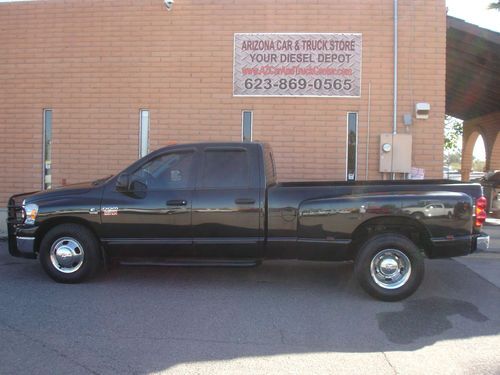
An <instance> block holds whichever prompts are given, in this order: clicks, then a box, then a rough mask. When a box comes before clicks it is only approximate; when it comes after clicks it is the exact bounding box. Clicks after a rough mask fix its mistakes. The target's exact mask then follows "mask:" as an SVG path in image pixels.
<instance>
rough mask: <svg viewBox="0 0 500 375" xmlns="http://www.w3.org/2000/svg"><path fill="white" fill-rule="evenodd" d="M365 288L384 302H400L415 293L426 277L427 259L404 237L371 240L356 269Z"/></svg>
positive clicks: (368, 241) (360, 256)
mask: <svg viewBox="0 0 500 375" xmlns="http://www.w3.org/2000/svg"><path fill="white" fill-rule="evenodd" d="M354 270H355V274H356V278H357V279H358V282H359V283H360V285H361V286H362V287H363V289H364V290H365V291H366V292H368V293H369V294H370V295H372V296H373V297H375V298H378V299H380V300H383V301H399V300H402V299H404V298H406V297H408V296H410V295H411V294H413V293H414V292H415V291H416V290H417V288H418V287H419V285H420V284H421V282H422V280H423V277H424V260H423V257H422V254H421V253H420V251H419V249H418V248H417V246H416V245H415V244H414V243H413V242H412V241H410V239H408V238H407V237H405V236H402V235H400V234H396V233H385V234H380V235H377V236H374V237H372V238H370V239H368V240H367V241H366V242H365V243H364V245H363V246H362V247H361V248H360V249H359V252H358V255H357V257H356V261H355V266H354Z"/></svg>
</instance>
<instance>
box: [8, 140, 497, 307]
mask: <svg viewBox="0 0 500 375" xmlns="http://www.w3.org/2000/svg"><path fill="white" fill-rule="evenodd" d="M428 202H434V203H436V204H439V205H441V206H443V207H446V208H447V209H446V210H441V211H440V212H441V214H437V215H434V214H433V215H417V217H415V215H412V212H413V210H414V208H415V207H422V206H425V205H426V204H428ZM485 208H486V200H485V198H484V197H483V195H482V187H481V185H480V184H470V183H460V182H452V181H446V180H426V181H407V180H400V181H360V182H344V181H342V182H333V181H324V182H323V181H316V182H314V181H313V182H281V183H278V182H277V177H276V170H275V164H274V160H273V154H272V152H271V149H270V147H269V145H268V144H266V143H197V144H183V145H174V146H169V147H165V148H162V149H159V150H157V151H154V152H152V153H151V154H149V155H147V156H145V157H144V158H142V159H140V160H138V161H136V162H134V163H133V164H132V165H130V166H129V167H128V168H126V169H125V170H123V171H122V172H121V173H118V174H117V175H115V176H111V177H108V178H103V179H100V180H96V181H93V182H89V183H81V184H75V185H69V186H63V187H60V188H55V189H49V190H45V191H41V192H32V193H25V194H19V195H14V196H12V197H11V198H10V199H9V202H8V219H7V224H8V241H9V242H8V244H9V251H10V253H11V254H12V255H13V256H21V257H27V258H38V259H39V260H40V263H41V265H42V267H43V269H44V270H45V271H46V273H47V274H48V275H49V276H50V277H51V278H52V279H54V280H55V281H58V282H64V283H76V282H80V281H83V280H85V279H88V278H89V277H91V276H92V275H94V274H95V273H96V271H97V270H99V268H101V265H103V264H109V262H111V261H113V262H115V260H119V261H120V262H121V263H124V264H129V265H130V264H132V265H133V264H138V265H150V264H154V265H169V266H173V265H181V266H193V265H195V266H207V265H208V266H250V265H257V264H259V263H260V262H261V261H262V260H264V259H300V260H314V261H353V262H354V272H355V276H356V278H357V280H358V281H359V283H360V285H361V286H362V288H363V289H365V290H366V291H367V292H368V293H369V294H371V295H372V296H374V297H376V298H379V299H381V300H386V301H395V300H400V299H403V298H405V297H407V296H409V295H410V294H412V293H413V292H414V291H415V290H416V289H417V288H418V286H419V285H420V283H421V281H422V278H423V276H424V258H425V257H427V258H431V259H432V258H443V257H454V256H461V255H467V254H469V253H471V252H474V251H475V250H476V249H478V248H487V246H488V243H489V237H488V236H487V235H485V234H482V233H481V226H482V224H483V222H484V220H485V218H486V213H485ZM460 282H461V280H457V283H460Z"/></svg>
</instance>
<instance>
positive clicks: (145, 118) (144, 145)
mask: <svg viewBox="0 0 500 375" xmlns="http://www.w3.org/2000/svg"><path fill="white" fill-rule="evenodd" d="M148 153H149V110H147V109H141V110H140V111H139V157H140V158H142V157H143V156H146V155H147V154H148Z"/></svg>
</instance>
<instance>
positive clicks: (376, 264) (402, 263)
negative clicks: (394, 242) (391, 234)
mask: <svg viewBox="0 0 500 375" xmlns="http://www.w3.org/2000/svg"><path fill="white" fill-rule="evenodd" d="M370 273H371V276H372V279H373V281H374V282H375V283H376V284H377V285H378V286H380V287H382V288H384V289H397V288H400V287H402V286H403V285H405V284H406V282H407V281H408V279H409V278H410V275H411V262H410V259H408V257H407V256H406V255H405V254H404V253H403V252H402V251H400V250H397V249H384V250H382V251H380V252H378V253H377V255H375V256H374V257H373V259H372V262H371V265H370Z"/></svg>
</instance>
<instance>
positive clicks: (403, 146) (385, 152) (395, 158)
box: [380, 133, 412, 173]
mask: <svg viewBox="0 0 500 375" xmlns="http://www.w3.org/2000/svg"><path fill="white" fill-rule="evenodd" d="M411 151H412V136H411V134H392V133H387V134H380V172H389V173H392V172H394V173H410V172H411Z"/></svg>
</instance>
